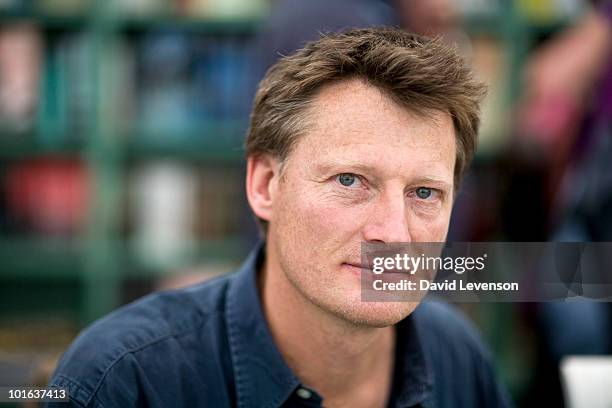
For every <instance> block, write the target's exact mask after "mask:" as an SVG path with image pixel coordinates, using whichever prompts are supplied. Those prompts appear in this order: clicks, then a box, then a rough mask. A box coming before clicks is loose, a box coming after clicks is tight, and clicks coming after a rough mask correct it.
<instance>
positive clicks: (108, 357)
mask: <svg viewBox="0 0 612 408" xmlns="http://www.w3.org/2000/svg"><path fill="white" fill-rule="evenodd" d="M231 279H232V274H230V275H226V276H223V277H220V278H216V279H214V280H211V281H208V282H204V283H200V284H196V285H193V286H190V287H188V288H185V289H179V290H172V291H164V292H156V293H153V294H150V295H148V296H145V297H143V298H141V299H139V300H137V301H135V302H133V303H130V304H128V305H126V306H123V307H121V308H119V309H117V310H116V311H114V312H112V313H110V314H109V315H107V316H105V317H103V318H101V319H100V320H98V321H96V322H94V323H93V324H92V325H90V326H89V327H87V328H86V329H85V330H83V332H81V333H80V334H79V336H78V337H77V338H76V339H75V341H74V342H73V343H72V345H71V346H70V347H69V348H68V350H67V351H66V352H65V353H64V355H63V357H62V359H61V360H60V362H59V364H58V367H57V369H56V370H55V373H54V375H53V378H52V379H51V382H50V385H51V386H61V387H66V388H68V389H69V393H70V395H71V397H72V396H74V397H75V399H76V400H77V401H79V402H81V403H86V402H87V403H88V401H89V400H90V399H91V398H92V396H93V394H94V393H95V392H96V390H97V389H98V388H99V387H100V384H101V383H102V382H103V381H104V379H105V377H106V375H107V373H108V372H109V371H110V370H112V368H113V366H115V365H117V364H118V363H119V362H120V361H121V360H123V359H125V358H126V356H132V357H133V356H134V355H135V354H136V353H139V354H142V353H143V352H145V353H146V351H147V349H149V348H150V349H152V348H155V347H159V345H160V343H163V342H173V341H175V340H176V339H180V338H182V337H185V336H188V335H189V334H190V333H193V332H197V335H201V332H202V331H206V330H207V329H206V326H205V325H206V324H207V323H208V322H210V321H211V320H212V319H220V318H221V319H222V318H223V316H224V313H225V310H224V305H225V297H226V294H227V287H228V284H229V282H230V281H231ZM213 327H214V326H213ZM204 336H205V337H209V338H210V339H211V341H215V340H214V339H213V337H214V336H215V333H214V330H212V329H211V330H210V333H205V335H204Z"/></svg>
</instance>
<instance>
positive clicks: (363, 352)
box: [259, 261, 395, 406]
mask: <svg viewBox="0 0 612 408" xmlns="http://www.w3.org/2000/svg"><path fill="white" fill-rule="evenodd" d="M270 268H274V266H273V265H270V264H269V263H268V262H267V261H266V263H265V264H264V265H263V266H262V271H261V274H260V282H259V286H260V293H261V295H262V296H261V298H262V303H263V310H264V314H265V316H266V319H267V321H268V324H269V326H270V330H271V332H272V337H273V339H274V342H275V343H276V345H277V347H278V348H279V350H280V352H281V354H282V355H283V357H284V359H285V361H286V362H287V364H288V366H289V367H290V368H291V370H292V371H293V373H294V374H295V375H296V376H297V377H298V378H299V379H300V381H301V382H302V383H303V384H304V385H306V386H308V387H311V388H313V389H315V390H316V391H317V392H319V393H320V394H321V395H322V396H323V398H325V401H326V406H334V405H349V403H350V405H349V406H358V405H355V402H354V400H357V401H359V402H360V404H359V405H361V404H363V406H375V405H378V406H384V405H385V404H386V401H387V398H388V392H387V393H384V392H381V390H387V391H388V390H390V388H391V384H392V377H393V375H392V371H393V362H394V348H395V330H394V328H393V327H386V328H372V327H363V326H357V325H353V324H351V323H350V322H346V321H343V320H342V319H340V318H339V317H336V316H334V315H332V314H331V313H328V312H326V311H324V310H322V309H321V308H319V307H318V306H317V305H315V304H313V303H312V302H310V301H309V300H308V299H306V298H305V297H304V296H303V295H302V294H301V293H299V291H298V290H297V289H296V288H295V287H293V285H292V284H291V283H290V282H289V281H288V280H287V279H286V277H285V276H284V274H283V272H282V271H281V270H271V269H270Z"/></svg>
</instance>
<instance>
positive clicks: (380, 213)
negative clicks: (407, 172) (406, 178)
mask: <svg viewBox="0 0 612 408" xmlns="http://www.w3.org/2000/svg"><path fill="white" fill-rule="evenodd" d="M408 217H409V214H408V209H407V207H406V198H405V196H404V193H403V192H400V193H395V194H386V195H385V196H381V197H380V198H379V199H378V200H377V201H376V202H375V203H374V204H373V206H372V209H371V211H370V214H369V217H368V222H367V223H366V224H365V226H364V228H363V239H364V241H366V242H383V243H391V242H412V237H411V235H410V223H409V219H408Z"/></svg>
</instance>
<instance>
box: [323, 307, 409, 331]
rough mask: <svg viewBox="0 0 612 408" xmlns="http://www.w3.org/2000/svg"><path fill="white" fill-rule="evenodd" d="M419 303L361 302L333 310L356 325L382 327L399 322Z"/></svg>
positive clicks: (341, 317)
mask: <svg viewBox="0 0 612 408" xmlns="http://www.w3.org/2000/svg"><path fill="white" fill-rule="evenodd" d="M418 305H419V303H418V302H359V303H358V304H352V305H350V306H348V307H337V308H333V310H331V312H332V313H333V314H334V315H336V316H337V317H339V318H340V319H342V320H344V321H346V322H348V323H350V324H352V325H355V326H361V327H372V328H382V327H388V326H392V325H394V324H397V323H399V322H400V321H402V320H403V319H405V318H406V317H407V316H409V315H410V314H411V313H412V312H413V311H414V310H415V309H416V307H417V306H418Z"/></svg>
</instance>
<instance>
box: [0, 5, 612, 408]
mask: <svg viewBox="0 0 612 408" xmlns="http://www.w3.org/2000/svg"><path fill="white" fill-rule="evenodd" d="M383 24H384V25H395V26H401V27H403V28H405V29H407V30H410V31H414V32H417V33H420V34H425V35H431V36H441V37H442V38H443V39H444V40H445V41H447V42H448V43H449V44H454V45H456V46H457V47H459V48H460V49H461V50H462V52H463V53H464V54H465V56H466V58H468V59H469V60H470V61H471V62H472V64H473V65H474V67H475V69H476V71H477V72H478V75H479V76H480V78H481V79H482V80H484V81H486V82H487V83H488V84H489V86H490V90H489V95H488V97H487V100H486V103H485V106H484V110H483V121H484V122H483V127H482V132H481V140H480V147H479V150H478V153H477V157H476V159H475V163H474V165H473V167H472V169H471V171H470V173H469V174H468V175H467V177H466V179H465V181H464V183H463V186H462V191H461V193H460V194H459V196H458V198H457V203H456V207H455V210H454V214H453V221H452V227H451V231H450V234H449V240H455V241H611V240H612V165H611V164H610V163H612V59H611V52H612V2H610V1H588V0H334V1H327V0H0V385H35V384H36V385H43V384H45V383H46V377H47V376H48V375H49V374H50V372H51V370H52V369H53V366H54V364H55V361H56V359H57V358H58V357H59V356H60V355H61V353H62V351H63V350H64V349H65V347H66V346H67V345H68V344H69V343H70V341H71V340H72V339H73V338H74V336H75V335H76V334H77V333H78V331H79V330H80V329H82V328H83V327H84V326H85V325H87V324H88V323H90V322H92V321H93V320H94V319H96V318H98V317H100V316H102V315H103V314H105V313H108V312H109V311H111V310H113V309H114V308H116V307H118V306H119V305H122V304H125V303H127V302H129V301H132V300H134V299H136V298H138V297H140V296H143V295H145V294H147V293H149V292H151V291H153V290H158V289H166V288H172V287H180V286H183V285H187V284H190V283H194V282H197V281H200V280H203V279H206V278H209V277H211V276H215V275H218V274H221V273H226V272H228V271H231V270H232V269H233V268H235V267H236V266H237V265H238V264H240V263H241V261H242V259H243V258H244V256H245V255H246V254H247V253H248V251H249V250H250V248H251V247H252V246H253V244H254V243H255V242H256V241H257V239H258V234H257V229H256V226H255V223H254V222H253V220H252V217H251V214H250V212H249V210H248V206H247V203H246V199H245V196H244V192H243V178H244V171H245V170H244V163H245V161H244V157H243V149H242V142H243V138H244V135H245V130H246V127H247V121H248V114H249V111H250V106H251V100H252V97H253V94H254V92H255V89H256V86H257V82H258V81H259V80H260V79H261V78H262V76H263V75H264V73H265V71H266V69H267V68H268V67H269V66H270V65H271V64H273V63H274V61H275V60H276V59H277V58H278V57H279V56H280V55H286V54H288V53H290V52H291V51H293V50H295V49H298V48H300V47H301V46H302V45H303V44H304V42H306V41H308V40H312V39H315V38H317V36H318V33H319V32H325V31H337V30H342V29H346V28H349V27H367V26H372V25H383ZM610 272H611V273H612V271H610ZM459 306H460V307H461V308H462V309H464V310H465V312H466V313H467V314H468V315H469V316H470V317H471V318H472V319H473V320H474V322H475V323H476V324H477V325H478V326H479V327H480V329H481V331H482V332H483V335H484V337H485V339H486V340H487V341H488V343H489V345H490V346H491V348H492V350H493V352H494V354H495V359H496V363H497V366H498V369H499V373H500V375H501V376H502V378H503V379H504V380H505V381H506V383H507V385H508V387H509V389H510V391H511V393H512V396H513V398H514V400H515V402H516V403H517V405H519V406H524V407H532V406H533V407H536V406H542V405H546V406H563V401H562V396H563V392H562V385H561V384H562V383H561V381H560V375H559V363H560V361H561V360H562V358H563V357H564V356H567V355H576V354H596V355H606V354H611V352H612V350H611V348H612V347H611V346H612V335H611V333H612V312H611V308H610V306H609V305H608V304H607V303H587V302H581V303H571V304H569V303H547V304H536V303H526V304H519V303H497V304H494V303H489V304H462V305H459ZM610 378H612V376H610Z"/></svg>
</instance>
